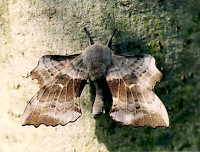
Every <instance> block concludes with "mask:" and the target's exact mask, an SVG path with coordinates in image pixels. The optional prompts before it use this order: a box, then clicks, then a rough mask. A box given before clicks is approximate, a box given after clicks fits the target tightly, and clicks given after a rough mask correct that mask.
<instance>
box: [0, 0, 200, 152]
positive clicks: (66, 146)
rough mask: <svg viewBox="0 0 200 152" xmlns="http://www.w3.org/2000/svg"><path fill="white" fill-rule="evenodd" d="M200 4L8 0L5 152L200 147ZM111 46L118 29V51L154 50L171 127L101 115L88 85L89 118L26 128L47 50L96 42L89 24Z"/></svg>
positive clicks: (1, 91)
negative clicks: (37, 70)
mask: <svg viewBox="0 0 200 152" xmlns="http://www.w3.org/2000/svg"><path fill="white" fill-rule="evenodd" d="M199 25H200V1H195V0H191V1H186V0H182V1H180V0H178V1H177V0H171V1H166V0H153V1H146V0H116V1H114V0H111V1H105V0H74V1H67V0H54V1H52V0H29V1H26V0H21V1H16V0H2V1H1V3H0V78H1V79H0V85H1V87H0V104H1V107H0V127H1V131H0V137H1V140H0V151H2V152H13V151H16V149H17V151H19V152H24V151H26V152H36V151H37V152H40V151H48V152H60V151H66V152H68V151H69V152H71V151H76V152H93V151H101V152H106V151H111V152H127V151H198V150H200V145H199V143H200V129H199V128H200V121H199V115H200V112H199V109H200V103H199V100H200V96H199V91H200V84H199V82H200V77H199V75H200V72H199V68H200V59H199V58H200V26H199ZM84 27H87V29H88V30H89V31H90V32H91V35H92V37H93V38H94V40H98V41H101V42H102V43H103V44H106V42H107V39H108V37H109V35H110V34H111V33H112V32H113V30H114V29H115V28H116V29H117V30H118V31H117V33H116V35H115V37H114V39H113V45H112V50H113V52H114V53H116V54H121V55H124V54H126V55H127V54H151V55H152V56H154V57H155V58H156V64H157V66H158V68H159V69H160V70H161V71H162V73H163V79H162V80H161V82H160V83H157V85H156V86H155V92H156V94H157V95H158V96H159V97H160V98H161V100H162V101H163V103H164V104H165V105H166V107H167V110H168V113H169V117H170V127H169V128H167V129H163V128H156V129H152V128H149V127H144V128H142V127H139V128H134V127H132V126H123V125H121V124H119V123H116V122H114V121H112V120H111V118H110V117H109V116H108V115H103V116H101V117H100V118H98V119H93V117H92V115H91V113H90V111H91V104H90V103H89V92H88V86H87V87H86V89H84V91H83V94H82V100H81V101H82V104H81V105H82V112H83V116H82V117H81V118H80V119H79V120H77V121H76V122H75V123H72V124H68V125H67V126H64V127H62V126H59V127H55V128H53V127H45V126H41V127H39V128H37V129H36V128H34V127H22V126H21V122H20V117H21V115H22V113H23V110H24V108H25V106H26V102H27V101H28V100H29V99H30V98H31V97H32V96H33V95H34V94H35V93H36V92H37V90H38V89H39V88H38V85H37V84H36V83H35V81H32V80H31V78H30V76H29V72H30V71H31V70H32V69H33V68H34V67H35V66H36V65H37V61H38V59H39V58H40V57H41V56H42V55H45V54H61V55H64V54H71V53H74V52H77V51H79V52H80V51H81V50H83V49H84V48H85V47H86V46H87V45H88V40H87V37H86V35H85V33H84V31H83V28H84Z"/></svg>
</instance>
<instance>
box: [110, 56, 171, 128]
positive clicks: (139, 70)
mask: <svg viewBox="0 0 200 152" xmlns="http://www.w3.org/2000/svg"><path fill="white" fill-rule="evenodd" d="M161 77H162V74H161V72H160V71H159V70H158V69H157V68H156V65H155V59H154V58H153V57H152V56H150V55H145V56H127V57H123V56H117V55H113V58H112V66H111V67H110V69H109V70H108V74H107V77H106V80H107V82H108V85H109V88H110V90H111V93H112V98H113V105H112V107H111V110H110V116H111V118H112V119H114V120H115V121H118V122H122V123H123V124H125V125H133V126H151V127H154V128H155V127H157V126H164V127H168V126H169V118H168V114H167V111H166V108H165V106H164V105H163V103H162V101H161V100H160V99H159V98H158V96H157V95H156V94H155V93H154V92H153V91H152V89H153V88H154V85H155V83H156V82H157V81H159V80H160V79H161Z"/></svg>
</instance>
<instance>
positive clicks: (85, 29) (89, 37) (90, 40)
mask: <svg viewBox="0 0 200 152" xmlns="http://www.w3.org/2000/svg"><path fill="white" fill-rule="evenodd" d="M84 31H85V33H86V35H87V37H88V39H89V44H90V45H92V44H94V41H93V40H92V38H91V36H90V32H89V31H88V30H87V28H86V27H84Z"/></svg>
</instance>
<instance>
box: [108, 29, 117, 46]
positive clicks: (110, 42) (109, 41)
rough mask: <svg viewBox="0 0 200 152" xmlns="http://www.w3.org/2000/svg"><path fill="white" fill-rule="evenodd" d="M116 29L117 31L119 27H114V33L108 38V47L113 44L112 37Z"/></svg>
mask: <svg viewBox="0 0 200 152" xmlns="http://www.w3.org/2000/svg"><path fill="white" fill-rule="evenodd" d="M116 31H117V29H114V31H113V34H112V35H111V36H110V39H109V40H108V42H107V44H106V46H107V47H110V46H111V45H112V38H113V36H114V34H115V32H116Z"/></svg>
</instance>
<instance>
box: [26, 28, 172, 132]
mask: <svg viewBox="0 0 200 152" xmlns="http://www.w3.org/2000/svg"><path fill="white" fill-rule="evenodd" d="M84 30H85V32H86V34H87V36H88V38H89V42H90V45H89V46H88V47H86V48H85V50H84V51H83V52H82V53H81V54H74V55H68V56H60V55H45V56H43V57H42V58H41V59H40V60H39V62H38V65H37V67H36V68H35V69H34V70H33V71H32V72H31V76H32V78H33V79H37V80H38V83H39V86H40V90H39V91H38V92H37V94H36V95H35V96H34V97H33V98H32V99H31V100H30V101H29V102H28V104H27V106H26V108H25V111H24V114H23V116H22V121H23V122H22V123H23V124H22V125H34V126H35V127H38V126H39V125H41V124H44V125H46V126H57V125H66V124H67V123H69V122H74V121H76V120H77V119H78V118H79V117H80V116H81V108H80V96H81V93H82V90H83V88H84V86H85V85H86V83H87V82H89V86H90V96H91V97H90V101H91V102H92V114H93V115H94V116H95V117H96V116H98V115H101V114H102V113H104V109H105V104H106V103H107V102H109V103H112V106H111V107H110V112H109V115H110V117H111V118H112V119H113V120H115V121H117V122H121V123H123V124H124V125H133V126H151V127H153V128H155V127H158V126H162V127H168V126H169V118H168V114H167V111H166V108H165V106H164V105H163V103H162V101H161V100H160V99H159V98H158V96H157V95H156V94H155V93H154V92H153V91H152V90H153V88H154V85H155V83H156V82H157V81H159V80H160V79H161V76H162V74H161V72H160V71H159V70H158V69H157V67H156V65H155V59H154V57H152V56H150V55H143V56H137V55H135V56H119V55H115V54H113V53H112V51H111V50H110V46H111V43H112V37H113V35H114V33H115V31H116V30H115V31H114V33H113V34H112V36H111V37H110V39H109V41H108V43H107V45H102V44H100V43H98V42H95V43H94V41H93V40H92V38H91V36H90V33H89V32H88V30H87V29H86V28H84Z"/></svg>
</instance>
